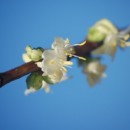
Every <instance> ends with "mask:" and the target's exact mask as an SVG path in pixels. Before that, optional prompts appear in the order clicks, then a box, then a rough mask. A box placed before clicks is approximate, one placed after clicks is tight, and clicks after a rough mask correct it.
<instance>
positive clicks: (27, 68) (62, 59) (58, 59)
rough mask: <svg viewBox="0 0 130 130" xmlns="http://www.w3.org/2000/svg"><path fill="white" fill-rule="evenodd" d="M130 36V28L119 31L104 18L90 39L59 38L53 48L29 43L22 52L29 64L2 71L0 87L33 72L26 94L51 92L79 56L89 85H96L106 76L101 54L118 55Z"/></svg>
mask: <svg viewBox="0 0 130 130" xmlns="http://www.w3.org/2000/svg"><path fill="white" fill-rule="evenodd" d="M129 39H130V27H128V28H126V29H124V30H120V31H119V29H117V27H116V26H115V25H114V24H113V23H111V22H110V21H109V20H107V19H102V20H100V21H98V22H96V24H95V25H94V26H92V27H91V28H90V29H89V32H88V35H87V39H86V40H85V41H83V42H81V43H79V44H74V45H71V44H70V42H69V39H66V40H64V39H62V38H56V39H55V41H54V42H53V43H52V47H51V49H44V48H42V47H38V48H31V46H27V47H26V49H25V50H26V53H24V54H23V55H22V57H23V60H24V61H25V62H26V63H25V64H23V65H21V66H19V67H16V68H14V69H11V70H9V71H7V72H3V73H0V87H3V86H4V85H6V84H7V83H9V82H11V81H14V80H16V79H18V78H21V77H23V76H25V75H27V74H30V75H29V76H28V77H27V79H26V83H27V89H26V90H25V95H28V94H29V93H33V92H35V91H37V90H39V89H41V88H43V89H44V90H45V91H46V92H50V91H51V89H50V85H53V84H56V83H59V82H62V81H63V80H66V79H67V78H68V77H67V67H69V66H71V65H72V64H73V62H71V61H70V60H71V59H72V58H73V57H74V58H75V57H76V58H78V61H79V62H78V63H79V65H80V66H81V67H83V72H84V73H85V75H86V76H87V80H88V83H89V85H90V86H94V85H95V84H97V83H98V82H100V80H101V78H104V77H106V74H105V70H106V65H103V64H101V62H100V60H101V55H103V54H107V55H110V56H111V57H112V58H114V56H115V53H116V50H117V47H120V48H126V47H127V46H130V42H129ZM99 55H100V57H99ZM95 56H96V57H95ZM97 56H98V57H97Z"/></svg>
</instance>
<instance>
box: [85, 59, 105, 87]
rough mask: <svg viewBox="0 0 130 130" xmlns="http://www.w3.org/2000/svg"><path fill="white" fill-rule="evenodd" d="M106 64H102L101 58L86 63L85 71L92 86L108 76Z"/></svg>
mask: <svg viewBox="0 0 130 130" xmlns="http://www.w3.org/2000/svg"><path fill="white" fill-rule="evenodd" d="M105 70H106V66H105V65H102V64H101V63H100V61H99V60H94V61H91V62H89V63H88V64H85V65H84V73H85V74H86V75H87V79H88V83H89V85H90V86H94V85H95V84H97V83H98V82H99V81H100V79H101V78H104V77H106V74H105V73H104V71H105Z"/></svg>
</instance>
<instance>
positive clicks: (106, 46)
mask: <svg viewBox="0 0 130 130" xmlns="http://www.w3.org/2000/svg"><path fill="white" fill-rule="evenodd" d="M129 33H130V27H129V28H127V29H125V30H123V31H121V32H119V31H118V30H117V28H116V27H115V26H114V25H113V24H112V23H111V22H110V21H109V20H107V19H103V20H101V21H99V22H97V23H96V24H95V25H94V26H93V27H92V28H91V29H90V31H89V34H88V39H89V40H90V41H92V42H100V41H103V45H102V46H101V47H99V48H97V49H95V50H94V51H92V52H91V54H93V55H97V54H108V55H110V56H111V57H112V58H113V57H114V55H115V53H116V50H117V46H120V47H121V48H125V47H126V46H128V45H129V44H128V42H126V40H128V38H129V37H128V36H127V35H128V34H129ZM126 37H127V39H125V40H124V38H126Z"/></svg>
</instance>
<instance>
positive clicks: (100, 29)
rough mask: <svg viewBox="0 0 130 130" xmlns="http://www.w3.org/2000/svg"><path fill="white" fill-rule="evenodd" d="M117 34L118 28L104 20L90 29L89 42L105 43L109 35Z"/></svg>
mask: <svg viewBox="0 0 130 130" xmlns="http://www.w3.org/2000/svg"><path fill="white" fill-rule="evenodd" d="M117 33H118V30H117V28H116V27H115V26H114V25H113V24H112V23H111V22H110V21H109V20H108V19H102V20H100V21H98V22H97V23H96V24H95V25H94V26H92V27H91V28H90V30H89V33H88V40H89V41H91V42H100V41H103V40H104V39H105V38H106V36H108V35H109V34H117Z"/></svg>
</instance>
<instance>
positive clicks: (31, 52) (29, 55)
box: [22, 46, 43, 62]
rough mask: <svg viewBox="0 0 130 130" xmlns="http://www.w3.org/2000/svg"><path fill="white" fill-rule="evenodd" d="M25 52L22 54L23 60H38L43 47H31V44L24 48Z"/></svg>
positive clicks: (40, 57)
mask: <svg viewBox="0 0 130 130" xmlns="http://www.w3.org/2000/svg"><path fill="white" fill-rule="evenodd" d="M25 50H26V53H24V54H23V55H22V57H23V60H24V62H30V61H39V60H41V59H42V53H43V49H41V48H37V49H32V48H31V46H27V47H26V48H25Z"/></svg>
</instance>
